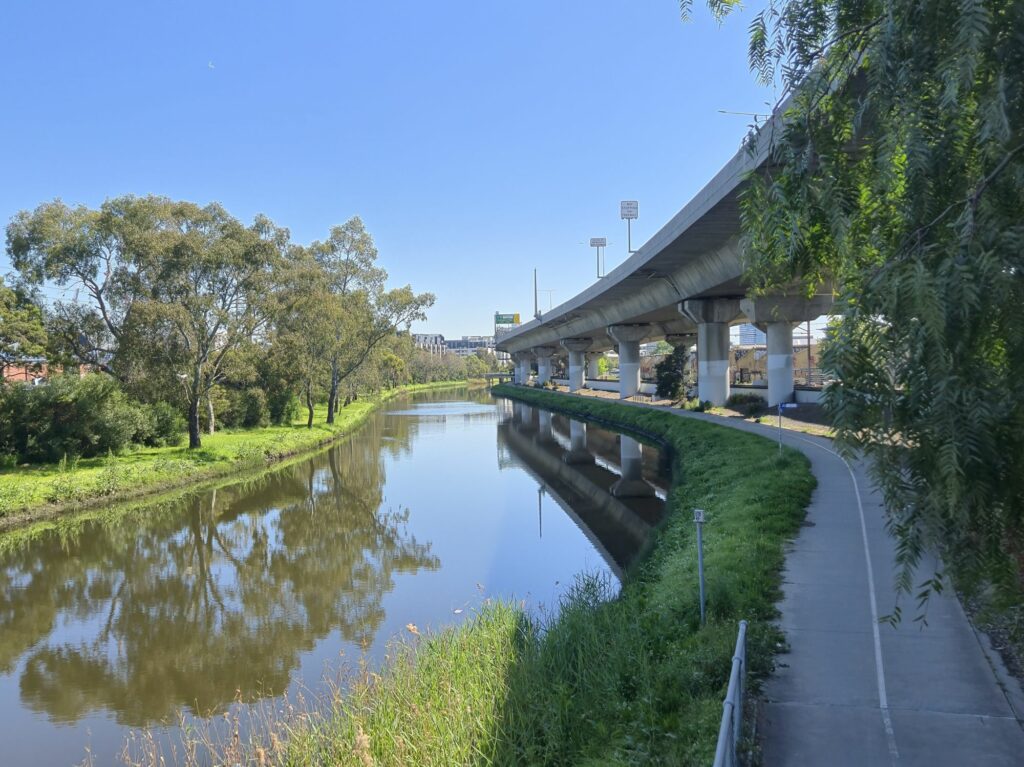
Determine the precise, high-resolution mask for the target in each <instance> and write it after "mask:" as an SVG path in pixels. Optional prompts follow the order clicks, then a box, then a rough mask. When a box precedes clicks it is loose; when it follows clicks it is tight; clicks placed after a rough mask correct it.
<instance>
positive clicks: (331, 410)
mask: <svg viewBox="0 0 1024 767" xmlns="http://www.w3.org/2000/svg"><path fill="white" fill-rule="evenodd" d="M337 411H338V363H337V361H336V360H335V361H332V362H331V391H330V394H328V395H327V423H334V414H335V413H336V412H337Z"/></svg>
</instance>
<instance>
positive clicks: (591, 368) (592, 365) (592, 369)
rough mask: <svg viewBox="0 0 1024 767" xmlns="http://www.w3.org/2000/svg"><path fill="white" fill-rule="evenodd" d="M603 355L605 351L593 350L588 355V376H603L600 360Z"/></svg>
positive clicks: (595, 378) (596, 377)
mask: <svg viewBox="0 0 1024 767" xmlns="http://www.w3.org/2000/svg"><path fill="white" fill-rule="evenodd" d="M603 356H604V352H591V353H590V354H588V355H587V378H593V379H594V380H597V379H598V378H600V377H601V366H600V365H599V364H598V362H599V360H600V359H601V358H602V357H603Z"/></svg>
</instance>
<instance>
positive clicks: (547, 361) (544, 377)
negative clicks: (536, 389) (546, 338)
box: [533, 346, 555, 385]
mask: <svg viewBox="0 0 1024 767" xmlns="http://www.w3.org/2000/svg"><path fill="white" fill-rule="evenodd" d="M533 353H534V355H536V357H537V383H539V384H541V385H543V384H546V383H547V382H548V381H550V380H551V355H552V354H554V353H555V347H553V346H534V347H533Z"/></svg>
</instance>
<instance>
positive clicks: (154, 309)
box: [133, 198, 288, 449]
mask: <svg viewBox="0 0 1024 767" xmlns="http://www.w3.org/2000/svg"><path fill="white" fill-rule="evenodd" d="M147 202H148V205H147V208H148V210H147V212H146V221H145V225H144V226H142V227H140V228H141V234H140V236H139V237H138V239H137V240H136V242H135V244H134V253H133V262H134V264H135V266H136V273H135V279H136V281H137V283H138V285H139V290H138V296H137V298H136V306H135V311H136V313H137V315H138V321H139V323H140V325H141V326H142V327H144V328H146V331H147V335H148V337H149V338H150V339H151V340H157V341H158V343H157V344H156V345H155V346H154V348H153V351H155V352H158V353H159V354H161V355H163V356H164V358H165V359H166V360H168V361H169V362H170V363H171V369H172V370H173V375H174V377H175V378H176V379H177V380H176V381H170V380H169V381H167V384H168V386H173V385H179V386H181V387H182V389H183V390H184V396H185V401H186V403H187V411H188V412H187V420H188V431H189V447H190V448H193V449H194V448H198V447H201V445H202V438H201V435H200V418H199V414H200V407H201V405H202V403H203V401H204V399H207V398H208V397H209V394H210V391H211V389H212V388H213V387H214V386H215V385H216V384H217V383H218V382H219V381H220V380H222V378H223V374H224V370H225V363H226V361H227V360H228V355H229V354H230V353H231V352H232V351H234V350H236V349H237V348H239V347H240V346H241V345H243V344H246V343H248V342H250V341H252V339H253V338H255V337H257V336H259V335H260V334H261V333H262V331H263V330H264V328H265V325H266V323H267V321H268V320H269V319H270V317H271V314H272V312H273V310H274V309H275V308H276V307H275V303H274V298H273V296H274V290H273V287H274V284H275V279H276V274H275V268H276V267H277V266H278V265H279V264H280V262H281V259H282V257H283V254H284V251H285V249H286V247H287V242H288V233H287V231H286V230H283V229H279V228H277V227H275V226H274V225H273V224H272V223H271V222H270V221H269V220H268V219H266V218H265V217H262V216H260V217H257V219H256V220H255V222H254V223H253V224H252V225H251V226H245V225H243V224H242V223H240V222H239V221H238V220H237V219H235V218H233V217H232V216H230V215H229V214H228V213H227V211H225V210H224V209H223V208H222V207H221V206H220V205H217V204H211V205H207V206H205V207H199V206H198V205H195V204H193V203H189V202H176V201H172V200H168V199H164V198H149V199H148V200H147Z"/></svg>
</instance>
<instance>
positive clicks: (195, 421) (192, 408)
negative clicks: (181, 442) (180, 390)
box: [188, 397, 203, 450]
mask: <svg viewBox="0 0 1024 767" xmlns="http://www.w3.org/2000/svg"><path fill="white" fill-rule="evenodd" d="M202 446H203V438H202V437H201V436H200V429H199V397H190V398H189V403H188V449H189V450H195V449H197V448H200V447H202Z"/></svg>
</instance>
